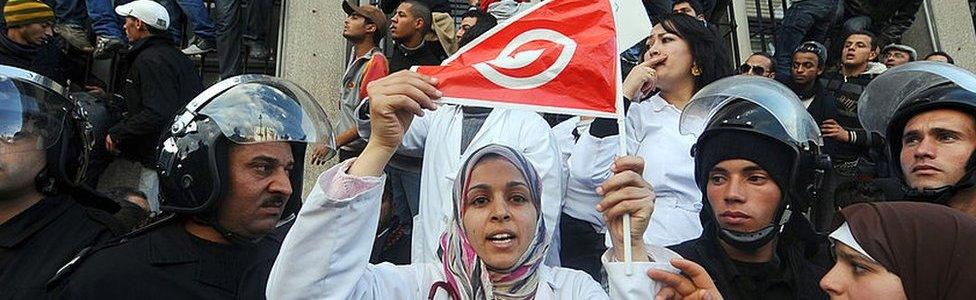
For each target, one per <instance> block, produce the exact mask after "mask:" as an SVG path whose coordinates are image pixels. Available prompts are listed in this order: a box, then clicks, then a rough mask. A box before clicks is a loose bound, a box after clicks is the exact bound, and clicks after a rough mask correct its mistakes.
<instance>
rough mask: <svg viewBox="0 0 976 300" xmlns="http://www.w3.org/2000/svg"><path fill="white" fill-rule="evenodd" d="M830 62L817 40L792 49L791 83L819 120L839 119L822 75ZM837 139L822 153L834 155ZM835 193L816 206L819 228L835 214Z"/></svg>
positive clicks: (813, 115) (812, 114)
mask: <svg viewBox="0 0 976 300" xmlns="http://www.w3.org/2000/svg"><path fill="white" fill-rule="evenodd" d="M826 63H827V48H826V47H825V46H824V45H823V44H820V43H818V42H815V41H808V42H804V43H803V44H801V45H800V47H798V48H796V50H795V51H793V60H792V65H793V67H792V76H791V78H792V82H790V87H791V88H792V89H793V91H794V92H796V94H797V96H799V97H800V101H801V103H803V105H804V106H805V107H806V109H807V112H808V113H810V116H812V117H813V119H814V120H815V121H816V122H817V124H825V123H824V121H827V120H836V119H837V103H836V101H837V100H836V99H835V98H834V96H833V94H831V93H828V92H827V91H826V90H825V89H824V85H823V84H822V83H821V82H820V80H819V78H820V76H821V75H822V74H823V71H824V69H825V68H826ZM836 143H837V141H836V140H834V139H826V140H824V147H823V148H822V150H823V152H824V153H826V154H828V155H833V153H834V151H835V149H836V148H835V147H836ZM834 203H835V201H834V195H833V194H825V195H824V197H822V199H821V201H820V202H818V203H811V205H813V207H812V208H811V209H812V212H813V213H812V215H811V219H812V221H813V223H814V225H815V226H816V228H818V229H823V228H826V227H827V226H830V224H828V223H829V217H830V216H832V215H833V214H834Z"/></svg>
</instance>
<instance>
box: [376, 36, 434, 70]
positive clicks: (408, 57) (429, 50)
mask: <svg viewBox="0 0 976 300" xmlns="http://www.w3.org/2000/svg"><path fill="white" fill-rule="evenodd" d="M390 48H392V50H391V51H388V52H389V53H387V54H386V57H387V59H389V61H390V74H393V73H396V72H397V71H400V70H406V69H410V67H411V66H436V65H439V64H441V62H442V61H444V60H445V59H447V53H445V52H444V47H442V46H441V44H440V43H439V42H436V41H424V42H423V44H421V45H420V47H418V48H417V49H414V50H409V49H407V48H404V47H403V45H400V44H395V45H393V47H390Z"/></svg>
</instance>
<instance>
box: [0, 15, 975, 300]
mask: <svg viewBox="0 0 976 300" xmlns="http://www.w3.org/2000/svg"><path fill="white" fill-rule="evenodd" d="M262 1H264V0H257V1H252V3H251V6H249V7H250V9H252V10H254V9H255V7H260V5H261V4H256V3H257V2H262ZM889 2H890V3H889ZM201 3H202V2H201V1H200V0H178V1H169V0H162V1H156V0H135V1H131V2H126V3H116V4H119V5H118V6H114V7H113V5H112V4H110V2H107V1H105V2H103V0H87V1H85V2H80V1H55V3H48V4H46V3H45V2H42V1H38V0H10V1H7V2H6V3H5V4H4V14H3V21H4V25H3V26H4V30H3V35H2V37H0V101H2V102H3V104H2V105H0V299H45V298H53V299H118V298H146V299H242V298H243V299H264V298H271V299H308V298H312V299H320V298H329V299H401V298H404V299H415V298H416V299H424V298H427V299H532V298H535V299H607V298H609V299H651V298H655V299H713V300H714V299H794V298H795V299H826V298H831V299H968V297H970V296H971V295H973V293H976V277H974V276H971V275H970V274H969V271H972V270H976V255H972V254H971V253H969V252H968V251H967V250H969V249H973V248H976V176H973V175H974V174H976V74H974V73H972V72H970V71H968V70H965V69H963V68H960V67H958V66H955V65H953V63H954V61H953V59H952V57H951V56H950V55H949V54H947V53H945V52H935V53H931V54H929V55H926V56H924V57H920V56H919V53H918V52H917V51H916V50H915V49H914V48H912V47H911V46H908V45H905V44H903V43H902V42H901V35H902V34H903V33H904V31H905V30H907V28H908V27H910V26H911V24H912V22H913V21H914V15H915V12H916V11H917V9H918V7H919V5H920V3H921V1H873V2H872V1H858V0H843V1H842V0H832V1H831V0H796V1H793V3H792V5H791V6H790V8H789V9H788V10H787V11H786V14H785V16H784V21H783V25H782V26H781V27H780V28H779V34H778V35H777V36H778V38H777V40H776V51H775V52H774V53H766V52H757V53H754V54H752V55H750V56H749V57H746V58H745V59H744V63H743V64H742V65H741V66H739V67H735V64H734V63H733V61H732V58H731V57H730V55H729V51H727V50H726V47H725V45H724V43H725V42H726V41H724V40H723V39H722V37H721V36H720V35H719V33H718V29H717V27H716V26H715V23H716V19H715V16H716V15H720V14H721V12H722V10H723V9H726V8H727V7H728V3H727V2H726V1H716V0H711V1H699V0H676V1H663V0H662V1H644V4H645V7H646V9H647V15H648V17H649V18H651V20H652V24H653V28H651V29H650V36H649V37H648V38H647V39H646V40H645V41H644V42H642V43H639V44H637V45H634V46H633V47H631V48H630V49H627V50H626V51H622V52H623V53H622V54H621V66H623V68H622V70H620V71H621V73H622V74H621V75H622V76H621V77H622V78H623V81H622V85H621V86H620V90H621V92H622V94H623V96H624V97H623V98H624V109H625V115H626V118H625V120H623V127H621V126H619V125H618V120H615V119H608V118H594V117H589V116H569V115H558V114H541V113H535V112H530V111H523V110H514V109H509V108H502V107H495V108H487V107H473V106H459V105H448V104H442V103H439V102H438V99H439V98H441V97H442V96H443V94H442V93H441V92H440V88H442V87H443V86H444V85H445V83H443V82H441V80H440V79H438V78H435V77H431V76H427V75H422V74H419V73H416V72H413V71H410V70H409V69H410V67H412V66H418V65H438V64H440V63H441V62H443V61H444V60H445V59H447V58H448V57H450V56H451V55H454V54H455V53H457V51H458V49H466V48H470V47H466V46H470V45H469V44H470V43H472V42H474V41H477V40H479V39H478V38H479V37H481V36H483V35H484V34H486V33H487V32H489V31H491V30H492V28H497V26H500V25H503V24H506V23H507V22H512V19H513V16H516V15H517V14H518V13H519V12H522V11H525V10H527V9H529V8H531V7H533V6H534V5H538V3H539V1H515V0H484V1H477V0H472V1H469V2H468V3H467V5H468V6H469V7H470V9H469V10H467V11H465V12H464V13H462V14H456V13H455V14H452V13H453V12H452V10H451V9H452V3H450V2H448V1H447V0H381V1H378V2H376V3H373V4H375V5H372V4H366V3H362V4H357V3H355V2H354V1H350V0H345V1H343V2H342V3H341V7H342V9H343V11H344V12H345V13H346V18H345V21H344V22H343V27H342V28H341V33H342V36H343V38H344V39H345V40H346V41H347V42H348V45H349V46H350V48H349V51H350V56H349V59H348V61H347V68H346V71H345V73H344V74H343V76H342V78H339V79H340V84H341V88H340V93H339V99H337V100H338V101H335V102H336V103H338V106H339V112H338V114H336V115H334V116H331V117H330V116H328V115H327V114H326V113H325V111H324V110H323V108H322V106H321V104H320V103H322V102H320V101H317V100H316V99H314V98H313V96H312V95H310V94H309V93H308V92H307V91H305V89H303V88H302V87H300V86H298V85H297V84H295V83H293V82H291V81H288V80H285V79H281V78H277V77H271V76H265V75H252V74H248V75H239V76H234V75H237V74H240V73H241V70H240V69H239V68H240V66H239V65H238V66H234V65H233V64H231V63H228V64H226V65H225V62H229V61H237V60H238V59H236V57H234V56H235V55H240V54H241V53H243V52H242V51H241V49H240V47H241V45H240V44H241V41H242V40H245V39H244V38H242V37H241V36H242V35H246V34H243V33H242V32H244V31H249V32H250V29H247V30H245V29H243V28H241V27H240V26H238V27H235V26H237V25H242V24H244V23H242V22H240V20H239V18H240V14H241V13H240V11H239V10H240V2H239V1H229V0H228V1H223V0H218V1H217V7H218V11H219V12H220V13H219V14H218V15H219V17H218V21H217V25H216V26H214V25H213V24H211V21H210V20H209V18H208V17H207V15H206V14H205V13H203V12H204V7H203V5H202V4H201ZM86 6H87V9H85V7H86ZM79 7H81V8H79ZM79 9H81V11H79ZM258 9H260V8H258ZM112 11H114V12H112ZM81 13H87V16H88V18H87V19H86V18H85V15H86V14H81ZM79 14H80V15H79ZM181 14H182V15H185V17H186V19H188V20H189V21H190V22H191V23H192V24H193V28H194V30H193V31H194V34H195V36H196V40H195V42H194V43H192V44H191V45H190V47H189V48H187V49H180V48H179V46H178V45H177V44H176V43H175V41H176V39H174V37H175V36H178V34H179V33H181V31H182V30H181V27H182V25H179V24H178V23H179V22H178V20H180V19H182V18H183V17H182V15H181ZM253 18H257V19H261V17H260V16H252V19H251V20H252V21H254V20H257V19H253ZM265 19H266V18H265ZM120 20H124V21H123V22H120ZM455 20H458V22H457V24H455ZM89 23H90V27H91V29H92V31H93V32H94V33H95V36H96V38H95V44H94V45H92V44H91V41H90V40H89V39H88V36H89V34H88V33H87V32H86V30H87V29H86V24H89ZM258 23H262V22H261V21H255V22H251V21H249V22H248V23H247V24H258ZM228 24H236V25H233V26H231V25H228ZM257 26H258V27H260V26H262V25H257ZM248 27H250V26H248ZM113 30H115V31H113ZM335 30H336V31H339V30H340V28H335ZM258 31H260V30H258ZM252 33H253V32H252ZM832 33H834V34H832ZM828 36H835V37H839V38H837V39H833V40H832V39H828V38H827V37H828ZM253 38H254V39H251V41H252V42H253V41H257V42H253V43H258V44H261V43H262V42H260V39H261V37H260V36H255V37H253ZM62 42H66V43H67V44H64V43H62ZM86 42H87V43H88V44H85V43H86ZM252 42H246V43H252ZM126 43H128V46H125V45H126ZM235 44H236V45H235ZM72 47H73V48H72ZM249 47H251V51H252V52H251V55H254V54H255V53H254V52H259V53H258V54H261V53H260V52H261V50H262V49H260V46H254V45H253V44H252V45H251V46H249ZM122 48H125V49H124V51H121V52H122V53H123V54H122V55H121V62H122V64H123V66H122V68H121V70H124V74H123V75H122V77H121V79H122V82H124V84H123V85H122V88H121V92H120V93H119V94H118V95H114V94H109V93H106V92H105V91H104V90H103V89H102V87H101V86H99V85H97V84H93V83H91V82H87V81H84V80H76V79H79V78H81V77H77V76H79V74H80V75H82V76H83V75H84V74H83V73H84V70H80V69H76V68H73V67H71V66H72V64H70V63H63V62H65V61H77V60H78V59H79V58H78V57H75V56H73V55H88V54H85V53H88V52H91V53H94V55H96V56H98V55H103V53H107V52H108V53H110V52H114V51H119V50H123V49H122ZM214 48H216V49H217V52H218V54H220V56H221V66H220V71H221V77H222V78H224V80H222V81H220V82H218V83H216V84H214V85H212V86H209V87H207V86H204V85H203V83H202V80H201V79H200V76H199V73H198V72H197V71H196V70H195V67H194V63H193V62H192V61H191V60H190V59H189V58H188V57H187V56H188V55H194V54H201V53H206V52H208V51H211V49H214ZM78 51H80V52H78ZM264 51H265V52H267V50H266V49H265V50H264ZM231 52H232V53H231ZM79 53H81V54H79ZM265 55H266V53H265ZM225 59H227V60H225ZM86 77H87V76H86ZM567 92H571V91H567ZM318 100H324V99H318ZM324 102H328V101H327V100H326V101H324ZM621 129H623V131H624V132H621ZM621 148H626V149H621ZM619 153H626V155H622V156H620V155H617V154H619ZM333 157H337V158H338V162H337V164H335V165H334V166H332V167H330V168H328V170H326V171H324V172H322V173H321V174H306V173H312V172H308V171H307V170H306V167H307V166H308V165H307V164H314V165H323V164H329V163H330V161H331V160H332V158H333ZM112 161H122V162H128V163H129V164H130V165H131V167H132V168H133V169H134V170H135V174H136V175H135V176H136V177H138V178H137V179H138V180H136V181H138V184H137V185H136V186H131V187H125V186H124V187H105V186H99V178H100V177H102V176H103V174H102V173H104V172H105V169H106V166H107V165H108V163H110V162H112ZM305 176H314V178H309V179H314V180H311V181H308V182H313V184H314V187H312V189H311V192H310V194H308V195H307V196H306V197H302V193H301V191H302V190H303V183H304V182H306V180H305ZM625 220H626V221H625ZM628 232H629V235H628ZM628 248H632V249H629V250H628Z"/></svg>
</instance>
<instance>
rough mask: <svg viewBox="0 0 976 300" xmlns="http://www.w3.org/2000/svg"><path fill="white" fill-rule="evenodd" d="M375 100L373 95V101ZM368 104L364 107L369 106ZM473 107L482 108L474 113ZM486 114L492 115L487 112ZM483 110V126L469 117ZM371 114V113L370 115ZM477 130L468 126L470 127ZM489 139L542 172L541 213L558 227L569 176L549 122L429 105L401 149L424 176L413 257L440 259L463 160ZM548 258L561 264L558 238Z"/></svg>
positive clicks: (363, 126)
mask: <svg viewBox="0 0 976 300" xmlns="http://www.w3.org/2000/svg"><path fill="white" fill-rule="evenodd" d="M369 102H372V98H370V101H369ZM369 105H370V104H369V103H368V102H367V103H364V104H363V105H362V107H361V109H363V110H366V111H368V110H369ZM471 111H478V113H475V114H472V113H470V112H471ZM484 114H487V116H485V115H484ZM472 115H474V116H477V115H481V116H480V118H483V119H482V123H481V124H480V127H479V126H474V127H472V126H470V125H471V123H469V122H468V121H470V120H472V119H474V118H477V117H472ZM360 116H361V117H360V118H359V120H358V123H359V124H358V126H359V134H360V136H362V137H364V138H365V139H367V140H368V139H369V138H371V135H372V133H371V132H370V123H371V120H370V119H371V118H373V117H375V116H373V115H372V114H366V113H365V111H364V113H361V114H360ZM367 116H369V117H367ZM472 128H473V129H474V130H472V131H474V132H473V134H472V131H467V130H468V129H472ZM488 144H502V145H506V146H509V147H512V148H515V149H517V150H519V151H520V152H522V154H524V155H525V156H526V157H528V159H529V161H530V162H531V163H532V164H533V165H534V166H535V168H536V170H538V171H539V175H540V177H542V182H543V183H544V184H543V187H542V214H543V216H545V219H546V230H547V231H548V232H555V231H556V229H557V228H558V226H556V225H558V224H559V222H558V220H559V214H560V211H561V209H562V206H563V204H562V199H563V195H564V193H565V192H564V191H565V188H564V186H565V184H564V182H563V181H564V180H565V176H564V173H562V169H561V167H562V164H561V163H560V161H559V150H558V149H557V148H556V143H555V141H554V140H553V138H552V135H551V134H550V127H549V124H547V123H546V121H545V120H544V119H543V118H542V117H540V116H539V114H537V113H534V112H530V111H520V110H512V109H504V108H495V109H479V108H470V109H469V108H465V107H461V106H457V105H442V106H440V107H439V108H438V109H437V110H426V111H425V113H424V114H423V115H421V116H418V117H416V118H415V119H414V120H413V122H412V123H411V124H410V126H409V127H408V128H407V130H406V133H405V134H404V137H403V140H402V141H401V143H400V145H399V147H398V148H397V154H400V155H406V156H412V157H421V158H424V160H423V171H422V172H421V175H420V176H421V180H420V203H419V213H418V215H417V216H416V217H414V220H413V232H412V236H411V240H412V244H411V253H410V255H411V257H412V259H411V261H412V262H414V263H418V262H424V263H429V262H437V248H438V241H439V239H438V238H439V237H440V234H441V233H442V232H444V230H445V229H447V228H448V225H449V221H450V218H451V207H452V206H451V187H452V186H453V184H454V180H455V178H454V177H455V175H456V174H457V171H458V169H459V168H460V165H461V163H463V159H464V158H465V157H468V156H470V155H471V152H473V151H474V150H477V149H478V148H481V147H484V146H485V145H488ZM550 250H551V251H553V252H554V254H553V255H550V256H549V257H548V258H547V260H546V262H547V263H548V264H549V265H554V266H558V265H559V260H558V258H559V256H558V254H559V252H558V251H559V247H558V241H556V243H554V244H553V245H552V246H551V247H550Z"/></svg>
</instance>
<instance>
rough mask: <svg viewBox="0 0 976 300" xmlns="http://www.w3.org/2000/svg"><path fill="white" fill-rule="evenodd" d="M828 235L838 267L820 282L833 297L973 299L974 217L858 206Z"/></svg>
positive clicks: (918, 207)
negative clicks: (832, 242) (832, 243)
mask: <svg viewBox="0 0 976 300" xmlns="http://www.w3.org/2000/svg"><path fill="white" fill-rule="evenodd" d="M841 215H842V218H843V220H842V221H844V223H843V224H841V225H840V226H839V227H838V229H837V230H835V231H834V232H833V233H831V234H830V237H831V239H832V240H833V241H835V242H836V243H834V254H835V256H836V257H837V263H836V264H835V265H834V267H833V269H831V270H830V272H829V273H827V275H826V276H824V278H823V280H821V281H820V286H821V288H823V289H824V291H826V292H827V293H828V294H829V295H830V298H831V299H913V300H914V299H973V297H974V295H976V276H974V275H973V271H974V270H976V255H974V254H973V251H974V250H976V219H974V218H973V217H971V216H968V215H965V214H963V213H960V212H957V211H955V210H953V209H950V208H948V207H944V206H940V205H934V204H929V203H917V202H879V203H861V204H855V205H851V206H848V207H847V208H845V209H844V210H842V211H841Z"/></svg>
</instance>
